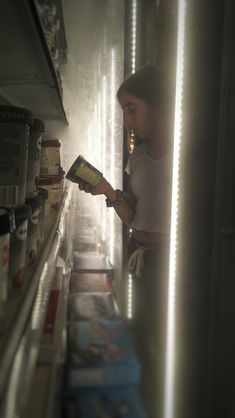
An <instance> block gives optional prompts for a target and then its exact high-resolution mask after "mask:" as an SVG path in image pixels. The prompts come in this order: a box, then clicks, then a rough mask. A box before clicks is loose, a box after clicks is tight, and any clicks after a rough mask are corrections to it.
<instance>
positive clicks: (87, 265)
mask: <svg viewBox="0 0 235 418" xmlns="http://www.w3.org/2000/svg"><path fill="white" fill-rule="evenodd" d="M73 264H74V266H73V267H74V268H73V269H74V270H75V271H80V272H87V273H90V272H91V273H92V272H103V273H105V272H106V273H107V272H110V273H112V272H114V268H113V266H112V264H111V263H110V261H109V259H108V257H107V256H104V255H103V254H89V253H79V252H77V251H74V252H73Z"/></svg>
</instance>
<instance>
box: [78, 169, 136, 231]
mask: <svg viewBox="0 0 235 418" xmlns="http://www.w3.org/2000/svg"><path fill="white" fill-rule="evenodd" d="M128 183H129V182H128ZM79 189H80V190H84V191H85V192H86V193H91V194H92V195H94V196H96V195H100V194H103V195H105V196H106V197H107V198H108V199H109V200H110V202H115V201H116V200H117V195H116V191H115V190H114V188H113V187H112V186H111V184H110V183H109V182H108V181H107V180H106V179H105V178H104V177H102V179H101V180H100V181H99V183H98V185H97V186H96V187H92V186H90V185H88V184H87V183H84V182H80V183H79ZM113 207H114V209H115V211H116V213H117V215H118V216H119V218H121V220H122V221H123V222H124V223H126V224H127V225H129V224H130V223H131V221H132V219H133V218H134V215H135V200H134V197H133V194H132V191H131V188H130V185H129V186H128V193H127V199H125V200H122V201H119V202H117V203H114V205H113Z"/></svg>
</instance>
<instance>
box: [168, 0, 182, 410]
mask: <svg viewBox="0 0 235 418" xmlns="http://www.w3.org/2000/svg"><path fill="white" fill-rule="evenodd" d="M185 9H186V1H185V0H179V2H178V34H177V63H176V97H175V122H174V152H173V178H172V204H171V233H170V257H169V282H168V311H167V339H166V371H165V372H166V375H165V390H164V414H163V417H164V418H173V417H174V401H175V393H174V369H175V362H174V356H175V304H176V294H175V286H176V268H177V227H178V215H179V164H180V149H181V126H182V98H183V82H184V44H185V15H186V13H185Z"/></svg>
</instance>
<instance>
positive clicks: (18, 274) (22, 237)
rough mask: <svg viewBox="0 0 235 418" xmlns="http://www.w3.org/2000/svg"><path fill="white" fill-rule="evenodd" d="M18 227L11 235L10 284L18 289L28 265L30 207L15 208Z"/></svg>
mask: <svg viewBox="0 0 235 418" xmlns="http://www.w3.org/2000/svg"><path fill="white" fill-rule="evenodd" d="M13 211H14V217H15V225H16V228H15V230H14V232H12V233H11V237H10V260H9V279H10V280H9V285H10V288H14V289H17V288H18V287H20V286H21V285H22V283H23V279H24V275H25V267H26V244H27V230H28V219H29V216H30V207H29V206H28V205H20V206H17V207H15V208H14V209H13Z"/></svg>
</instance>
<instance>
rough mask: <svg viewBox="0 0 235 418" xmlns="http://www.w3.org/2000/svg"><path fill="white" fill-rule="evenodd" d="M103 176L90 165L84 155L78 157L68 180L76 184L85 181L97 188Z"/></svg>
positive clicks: (71, 168) (69, 172)
mask: <svg viewBox="0 0 235 418" xmlns="http://www.w3.org/2000/svg"><path fill="white" fill-rule="evenodd" d="M102 176H103V174H102V173H101V172H100V171H99V170H97V168H95V167H94V166H93V165H92V164H90V163H88V161H87V160H85V158H84V157H83V156H82V155H79V156H78V158H77V159H76V160H75V161H74V163H73V164H72V166H71V167H70V169H69V171H68V173H67V174H66V178H67V179H68V180H70V181H72V182H74V183H79V181H80V180H83V181H85V182H86V183H88V184H90V185H91V186H93V187H96V186H97V184H98V183H99V181H100V179H101V177H102Z"/></svg>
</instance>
